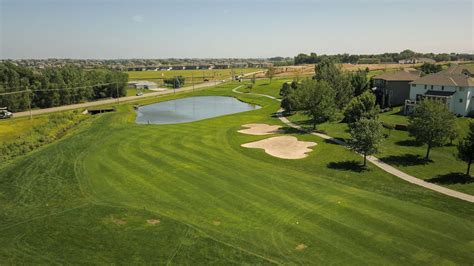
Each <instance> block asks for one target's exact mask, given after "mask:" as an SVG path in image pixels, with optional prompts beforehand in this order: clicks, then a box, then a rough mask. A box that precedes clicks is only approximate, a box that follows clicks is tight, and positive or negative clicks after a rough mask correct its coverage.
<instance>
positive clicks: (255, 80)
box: [250, 74, 257, 85]
mask: <svg viewBox="0 0 474 266" xmlns="http://www.w3.org/2000/svg"><path fill="white" fill-rule="evenodd" d="M250 82H251V83H252V85H255V83H257V76H256V75H255V74H253V75H252V78H250Z"/></svg>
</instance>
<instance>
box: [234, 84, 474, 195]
mask: <svg viewBox="0 0 474 266" xmlns="http://www.w3.org/2000/svg"><path fill="white" fill-rule="evenodd" d="M241 87H242V86H238V87H236V88H234V89H233V90H232V91H233V92H235V93H241V94H244V93H243V92H240V91H238V89H239V88H241ZM245 94H253V95H259V96H263V97H267V98H270V99H273V100H276V101H281V100H280V99H277V98H275V97H273V96H270V95H266V94H258V93H245ZM283 111H284V110H283V109H280V110H278V113H277V116H278V118H279V119H280V120H281V121H282V122H283V123H284V124H286V125H287V126H290V127H292V128H295V129H298V130H301V131H305V132H308V133H310V134H312V135H315V136H318V137H320V138H323V139H326V140H329V141H332V142H334V143H336V144H339V145H343V146H346V143H345V142H344V141H342V140H340V139H335V138H333V137H331V136H328V135H326V134H322V133H316V132H310V131H307V130H306V129H304V128H302V127H301V126H299V125H296V124H294V123H293V122H291V121H290V120H288V119H287V118H286V117H285V116H284V115H283ZM367 160H368V161H369V162H371V163H373V164H374V165H375V166H377V167H379V168H380V169H382V170H384V171H385V172H387V173H390V174H392V175H394V176H396V177H398V178H401V179H403V180H405V181H407V182H410V183H412V184H415V185H418V186H421V187H424V188H427V189H430V190H433V191H436V192H438V193H441V194H444V195H447V196H450V197H454V198H458V199H460V200H464V201H468V202H474V196H472V195H469V194H466V193H462V192H459V191H456V190H452V189H449V188H446V187H443V186H439V185H436V184H433V183H429V182H426V181H424V180H422V179H419V178H416V177H414V176H411V175H409V174H407V173H405V172H402V171H400V170H398V169H396V168H395V167H393V166H391V165H389V164H386V163H384V162H383V161H382V160H380V159H379V158H377V157H375V156H367Z"/></svg>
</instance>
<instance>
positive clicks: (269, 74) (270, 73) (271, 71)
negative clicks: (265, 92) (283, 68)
mask: <svg viewBox="0 0 474 266" xmlns="http://www.w3.org/2000/svg"><path fill="white" fill-rule="evenodd" d="M265 76H266V77H267V78H268V79H269V80H270V83H272V80H273V77H274V76H275V68H274V67H272V66H271V67H269V68H268V70H267V73H265Z"/></svg>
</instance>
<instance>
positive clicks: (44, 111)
mask: <svg viewBox="0 0 474 266" xmlns="http://www.w3.org/2000/svg"><path fill="white" fill-rule="evenodd" d="M260 72H261V71H258V72H252V73H247V74H245V75H244V76H250V75H253V74H255V73H260ZM228 81H231V79H230V78H228V79H225V80H224V81H215V82H214V81H209V82H205V83H200V84H197V85H195V86H194V88H193V86H189V87H184V88H181V89H177V90H172V89H170V90H166V91H158V92H150V93H145V94H143V95H142V96H128V97H122V98H120V99H105V100H99V101H94V102H86V103H78V104H71V105H63V106H58V107H52V108H45V109H38V110H32V111H31V115H33V116H35V115H42V114H47V113H54V112H60V111H67V110H74V109H81V108H88V107H94V106H100V105H106V104H114V103H123V102H131V101H137V100H140V99H144V98H149V97H157V96H162V95H170V94H174V93H183V92H191V91H194V90H198V89H204V88H208V87H212V86H216V85H219V84H222V83H225V82H228ZM29 115H30V112H29V111H24V112H18V113H14V114H13V117H15V118H16V117H24V116H29Z"/></svg>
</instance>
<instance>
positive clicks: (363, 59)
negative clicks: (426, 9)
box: [294, 50, 474, 65]
mask: <svg viewBox="0 0 474 266" xmlns="http://www.w3.org/2000/svg"><path fill="white" fill-rule="evenodd" d="M413 57H423V58H430V59H433V60H435V61H437V62H441V61H457V60H468V61H472V60H474V55H473V54H456V53H451V54H447V53H440V54H434V53H417V52H414V51H411V50H404V51H402V52H400V53H383V54H368V55H357V54H347V53H345V54H336V55H318V54H316V53H310V54H309V55H308V54H304V53H300V54H298V55H297V56H295V58H294V64H295V65H301V64H318V63H320V62H322V61H324V59H330V60H332V61H334V62H337V63H351V64H357V63H359V64H363V63H367V64H374V63H392V62H398V60H403V59H409V58H413Z"/></svg>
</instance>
